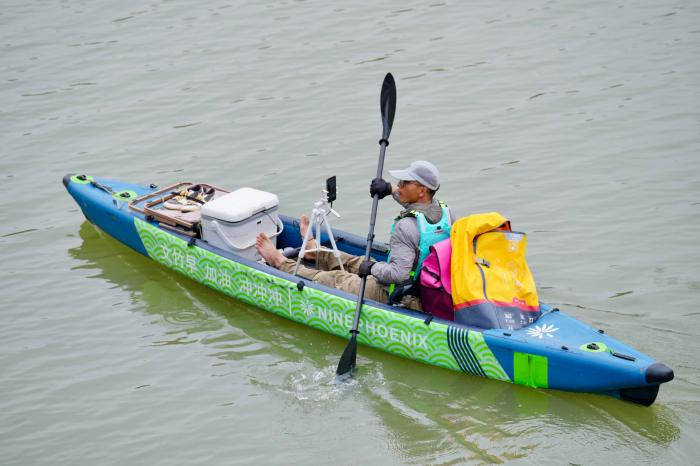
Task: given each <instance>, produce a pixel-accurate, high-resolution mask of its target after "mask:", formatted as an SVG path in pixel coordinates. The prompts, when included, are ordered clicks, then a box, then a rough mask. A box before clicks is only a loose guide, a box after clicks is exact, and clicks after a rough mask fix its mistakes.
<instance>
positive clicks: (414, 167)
mask: <svg viewBox="0 0 700 466" xmlns="http://www.w3.org/2000/svg"><path fill="white" fill-rule="evenodd" d="M389 174H390V175H391V176H393V177H394V178H396V179H397V180H403V181H417V182H419V183H420V184H422V185H423V186H425V187H426V188H430V189H432V190H433V191H437V190H438V188H439V187H440V172H439V171H438V169H437V167H436V166H435V165H433V164H432V163H430V162H426V161H425V160H416V161H415V162H413V163H412V164H411V165H409V166H408V168H406V169H404V170H389Z"/></svg>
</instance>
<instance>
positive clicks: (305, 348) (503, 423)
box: [69, 222, 680, 463]
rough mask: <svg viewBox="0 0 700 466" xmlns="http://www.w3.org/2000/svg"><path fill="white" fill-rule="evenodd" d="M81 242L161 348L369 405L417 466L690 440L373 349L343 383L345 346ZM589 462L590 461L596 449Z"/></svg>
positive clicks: (319, 397) (639, 417) (91, 233)
mask: <svg viewBox="0 0 700 466" xmlns="http://www.w3.org/2000/svg"><path fill="white" fill-rule="evenodd" d="M80 237H81V239H82V241H83V243H82V245H81V246H79V247H76V248H73V249H71V250H70V251H69V253H70V255H71V256H72V257H73V258H75V259H77V260H78V261H80V262H81V265H80V266H79V268H81V269H87V270H94V271H95V274H94V275H92V276H91V278H96V279H101V280H106V281H108V282H110V283H113V284H115V285H116V286H118V287H121V288H123V289H125V290H128V291H129V292H130V293H131V299H132V301H133V302H134V303H138V304H139V305H140V306H143V309H144V310H145V312H147V313H148V314H149V315H152V316H154V317H155V318H156V319H155V320H154V321H153V322H152V324H153V325H155V326H156V327H159V328H160V329H161V331H156V332H154V335H153V336H152V337H151V338H152V344H153V345H168V344H185V343H189V344H192V343H201V344H202V345H204V346H205V347H206V348H208V349H210V350H211V351H210V353H209V354H210V356H212V357H214V358H216V359H218V360H220V361H221V362H222V363H223V362H233V363H234V364H241V365H245V366H247V367H246V369H247V374H248V377H249V382H250V383H251V384H253V385H255V386H257V387H260V388H261V389H263V390H266V391H268V392H270V393H272V394H275V395H276V396H281V397H284V398H286V400H287V402H288V403H289V404H290V405H292V406H297V407H298V408H299V409H300V410H301V411H302V412H313V411H320V412H323V411H326V410H328V409H329V408H330V407H331V406H334V405H336V404H338V403H344V402H347V401H348V400H349V399H350V398H352V399H360V400H361V402H362V403H363V404H366V405H368V406H370V407H371V409H372V411H373V412H374V413H376V415H377V416H378V418H379V419H380V420H381V422H382V423H383V425H384V426H385V427H386V431H387V435H388V436H389V437H390V438H391V448H393V449H394V450H395V451H396V453H397V455H398V456H399V457H402V458H405V459H406V460H407V461H411V462H413V461H415V462H420V463H422V462H439V463H453V462H462V461H476V462H480V463H481V462H487V463H501V462H506V461H509V460H516V459H522V458H529V459H533V458H537V457H539V456H540V455H543V456H545V457H546V455H547V452H548V451H549V450H550V447H551V442H552V439H553V438H556V439H557V442H561V441H572V442H578V443H579V444H581V445H584V446H585V445H596V449H597V450H596V451H600V448H605V447H611V448H612V446H613V445H615V442H618V441H619V439H620V438H623V439H624V441H625V443H627V444H628V445H630V446H631V447H634V448H636V449H637V450H639V451H642V452H646V453H645V454H649V455H652V456H654V452H655V451H657V450H658V447H659V446H661V447H666V446H668V445H669V444H671V443H672V442H674V441H675V440H677V439H678V438H679V435H680V431H679V429H678V427H677V426H676V424H677V423H678V420H677V418H676V415H675V414H674V412H673V411H672V410H671V409H670V408H668V407H665V406H663V405H659V404H657V405H654V406H652V407H651V408H643V407H639V406H636V405H632V404H628V403H624V402H621V401H618V400H615V399H612V398H609V397H603V396H595V395H582V394H573V393H566V392H557V391H548V390H534V389H530V388H526V387H521V386H515V385H510V384H507V383H502V382H496V381H490V380H486V379H482V378H478V377H474V376H469V375H465V374H459V373H455V372H451V371H447V370H442V369H437V368H434V367H430V366H427V365H423V364H419V363H415V362H409V361H405V360H401V359H399V358H396V357H394V356H391V355H388V354H386V353H383V352H379V351H376V350H372V349H368V348H364V347H361V348H360V349H359V359H358V367H359V373H358V375H357V376H356V377H355V378H354V379H352V380H351V381H350V382H348V383H343V384H334V379H335V365H336V364H337V358H338V357H339V355H340V353H341V351H342V348H343V347H344V343H345V342H344V341H342V340H340V339H337V338H334V337H330V336H328V335H325V334H323V333H320V332H317V331H315V330H312V329H309V328H306V327H304V326H301V325H298V324H295V323H293V322H289V321H287V320H285V319H282V318H279V317H277V316H274V315H272V314H268V313H266V312H265V311H262V310H259V309H256V308H253V307H250V306H248V305H246V304H243V303H239V302H236V301H234V300H231V299H229V298H227V297H225V296H223V295H220V294H218V293H216V292H214V291H212V290H209V289H208V288H205V287H203V286H201V285H199V284H196V283H194V282H193V281H190V280H189V279H187V278H186V277H183V276H180V275H178V274H176V273H175V272H170V271H168V270H166V269H164V268H162V267H161V266H159V265H158V264H155V263H154V262H152V261H150V260H149V259H147V258H145V257H143V256H141V255H139V254H137V253H135V252H133V251H131V250H129V249H128V248H126V247H125V246H123V245H121V244H120V243H118V242H116V241H115V240H113V239H111V238H109V237H107V236H106V235H104V234H102V233H99V232H97V231H96V230H95V229H94V228H93V227H92V225H90V224H89V223H87V222H85V223H84V224H83V225H82V226H81V228H80ZM222 363H215V364H213V365H212V368H213V370H214V371H215V373H214V374H213V375H215V376H219V375H223V374H221V373H220V371H225V370H226V366H225V365H222ZM260 409H263V410H264V409H265V408H264V406H261V408H260ZM357 422H359V423H362V422H369V421H367V420H363V419H358V420H357ZM613 439H616V440H613ZM559 451H561V449H560V450H559ZM560 454H561V453H560ZM578 455H583V456H582V459H585V458H586V457H585V455H586V450H585V448H584V449H579V451H578ZM550 459H551V458H550ZM563 459H564V457H562V460H563Z"/></svg>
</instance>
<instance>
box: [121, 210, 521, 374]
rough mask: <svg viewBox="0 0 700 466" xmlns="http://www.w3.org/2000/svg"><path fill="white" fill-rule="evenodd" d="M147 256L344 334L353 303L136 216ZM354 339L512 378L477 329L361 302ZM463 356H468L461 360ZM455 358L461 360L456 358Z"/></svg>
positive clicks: (256, 302)
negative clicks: (300, 285)
mask: <svg viewBox="0 0 700 466" xmlns="http://www.w3.org/2000/svg"><path fill="white" fill-rule="evenodd" d="M134 223H135V226H136V230H137V231H138V233H139V236H140V238H141V241H142V242H143V245H144V248H145V249H146V251H147V252H148V255H149V256H150V257H151V259H153V260H155V261H156V262H159V263H160V264H162V265H164V266H166V267H168V268H170V269H173V270H176V271H178V272H180V273H182V274H184V275H186V276H188V277H190V278H192V279H193V280H195V281H197V282H199V283H202V284H204V285H206V286H209V287H210V288H213V289H215V290H217V291H219V292H221V293H224V294H226V295H228V296H230V297H232V298H235V299H237V300H240V301H243V302H245V303H248V304H251V305H253V306H256V307H259V308H262V309H265V310H267V311H269V312H272V313H274V314H277V315H279V316H282V317H285V318H287V319H290V320H293V321H296V322H300V323H302V324H305V325H308V326H309V327H313V328H316V329H318V330H322V331H324V332H327V333H330V334H333V335H337V336H339V337H342V338H347V337H348V330H349V329H350V328H351V327H352V322H353V318H354V314H355V301H353V300H350V299H346V298H343V297H340V296H336V295H334V294H331V293H327V292H324V291H321V290H318V289H314V288H312V287H304V288H303V290H301V291H299V290H298V289H297V286H296V283H295V282H292V281H289V280H285V279H283V278H280V277H277V276H274V275H270V274H267V273H265V272H263V271H260V270H257V269H255V268H253V267H249V266H247V265H244V264H241V263H239V262H235V261H233V260H230V259H227V258H225V257H222V256H219V255H217V254H214V253H213V252H211V251H208V250H206V249H203V248H200V247H197V246H188V245H187V242H186V241H184V240H182V239H180V238H178V237H177V236H175V235H172V234H170V233H167V232H165V231H163V230H161V229H160V228H158V227H156V226H154V225H151V224H150V223H147V222H144V221H143V220H140V219H138V218H135V219H134ZM359 330H360V334H359V335H358V342H359V343H361V344H364V345H368V346H372V347H374V348H378V349H381V350H384V351H387V352H389V353H392V354H395V355H398V356H403V357H405V358H408V359H414V360H417V361H421V362H425V363H428V364H433V365H436V366H440V367H444V368H447V369H452V370H456V371H465V372H470V373H473V374H477V375H481V376H485V377H489V378H492V379H498V380H505V381H509V382H510V381H511V380H510V378H509V377H508V375H507V374H506V372H505V371H504V370H503V367H501V365H500V364H499V362H498V360H497V359H496V357H495V356H494V355H493V352H492V351H491V350H490V349H489V347H488V346H487V345H486V343H485V342H484V337H483V335H482V334H481V333H480V332H476V331H471V330H470V331H467V330H466V329H458V328H455V327H451V326H448V325H445V324H442V323H439V322H432V323H430V325H425V324H424V323H423V320H422V319H417V318H415V317H411V316H408V315H404V314H401V313H397V312H391V311H388V310H386V309H381V308H375V307H373V306H370V305H367V304H365V305H364V306H363V307H362V314H361V319H360V326H359ZM465 358H466V359H465ZM458 361H459V362H458Z"/></svg>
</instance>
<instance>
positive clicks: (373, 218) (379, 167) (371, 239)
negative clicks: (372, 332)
mask: <svg viewBox="0 0 700 466" xmlns="http://www.w3.org/2000/svg"><path fill="white" fill-rule="evenodd" d="M387 145H389V141H387V140H386V139H381V140H380V141H379V162H378V163H377V176H376V178H381V177H382V172H383V171H384V153H385V152H386V146H387ZM377 205H379V195H378V194H375V195H374V197H372V213H371V214H370V217H369V232H368V233H367V246H366V247H365V260H369V255H370V252H371V251H372V243H373V242H374V223H375V221H376V220H377ZM366 284H367V276H364V277H362V279H361V280H360V290H359V292H358V294H357V296H358V298H357V308H355V320H354V321H353V322H352V330H350V333H352V334H357V333H359V332H358V331H357V327H358V326H359V325H360V311H361V310H362V301H363V300H364V296H365V285H366Z"/></svg>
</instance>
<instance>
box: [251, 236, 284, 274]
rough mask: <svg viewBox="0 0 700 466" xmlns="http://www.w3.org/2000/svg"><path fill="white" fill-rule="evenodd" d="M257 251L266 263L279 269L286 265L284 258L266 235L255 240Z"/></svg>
mask: <svg viewBox="0 0 700 466" xmlns="http://www.w3.org/2000/svg"><path fill="white" fill-rule="evenodd" d="M255 249H257V250H258V253H260V255H261V256H262V258H263V259H265V262H267V263H268V264H270V265H271V266H273V267H274V268H276V269H278V268H279V267H280V266H281V265H282V264H283V263H284V256H283V255H282V253H281V252H279V251H278V250H277V248H276V247H275V245H274V244H272V241H270V238H268V237H267V236H266V235H265V233H260V234H259V235H258V236H257V237H256V238H255Z"/></svg>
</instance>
